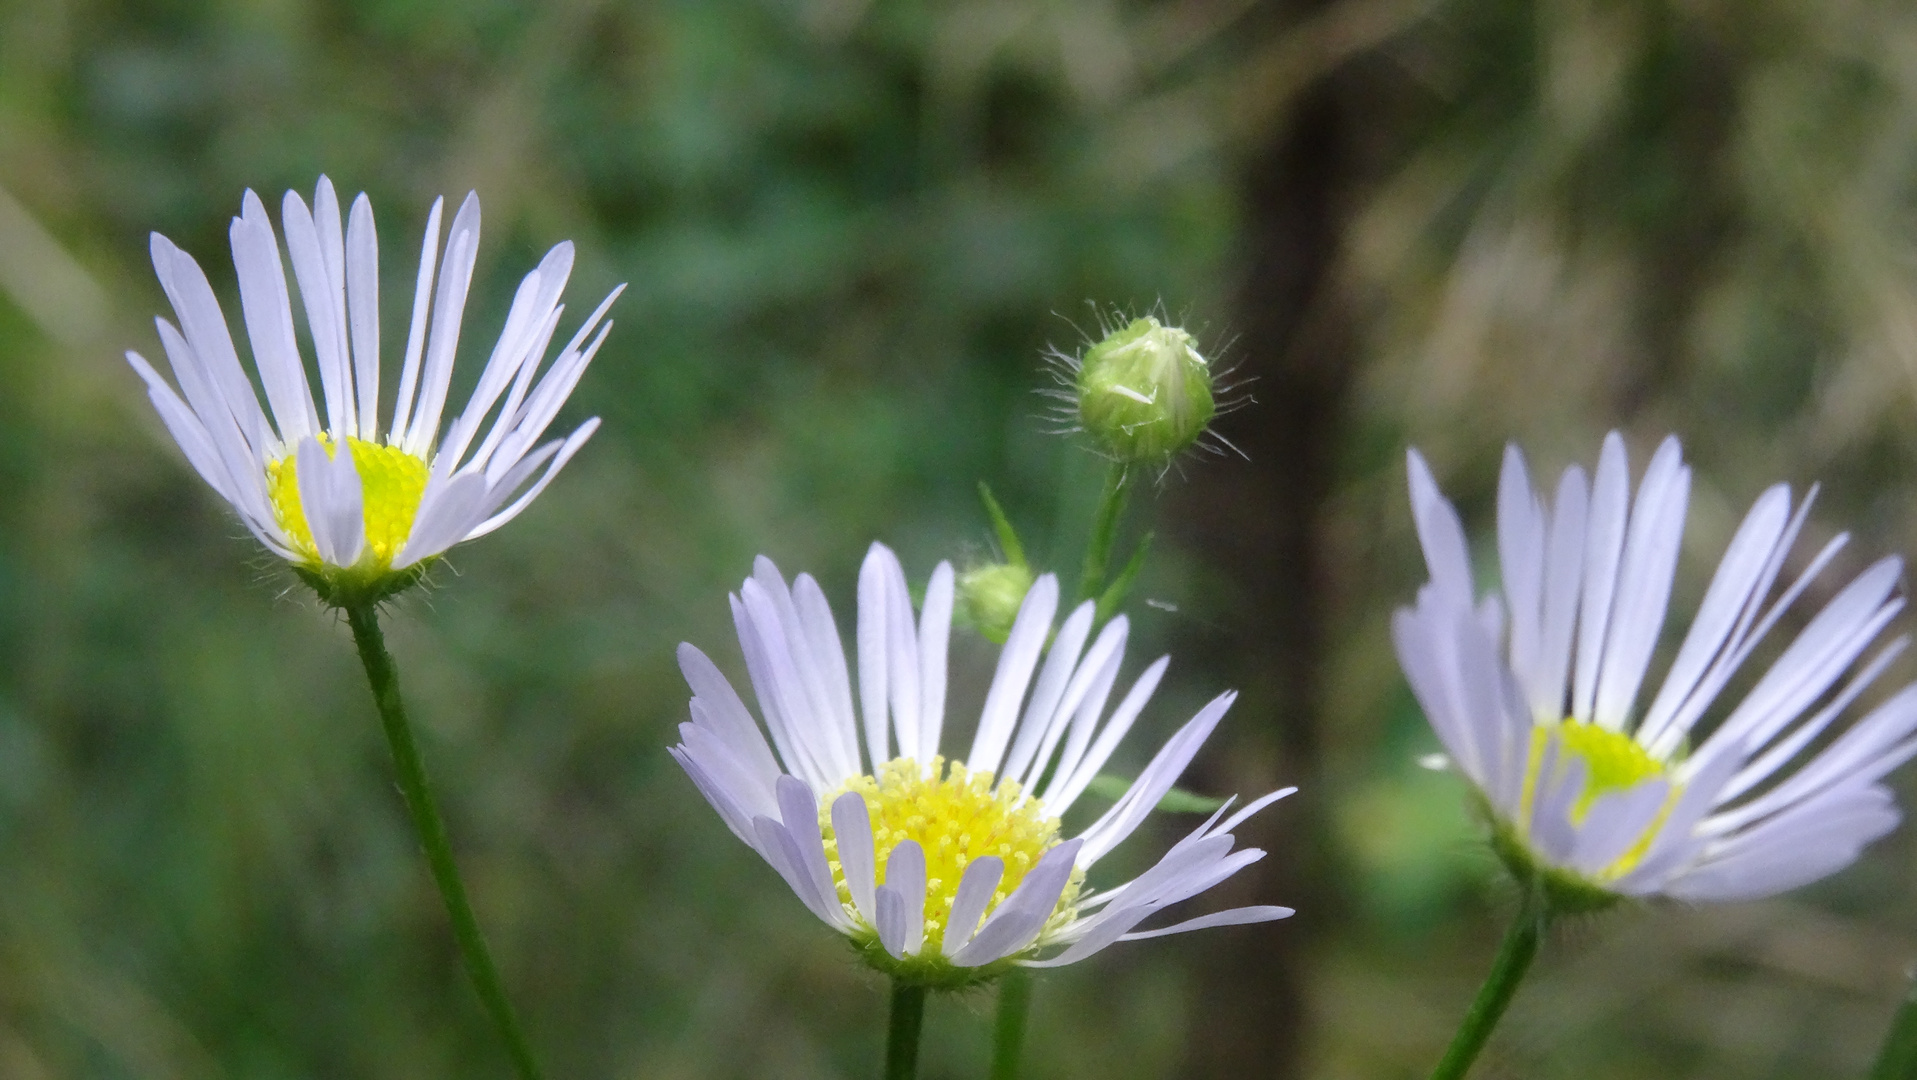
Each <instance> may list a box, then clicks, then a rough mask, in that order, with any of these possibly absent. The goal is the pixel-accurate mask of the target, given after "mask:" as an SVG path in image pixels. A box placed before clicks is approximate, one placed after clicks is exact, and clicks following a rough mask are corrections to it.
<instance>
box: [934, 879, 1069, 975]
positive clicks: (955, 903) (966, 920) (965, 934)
mask: <svg viewBox="0 0 1917 1080" xmlns="http://www.w3.org/2000/svg"><path fill="white" fill-rule="evenodd" d="M1004 876H1005V860H1004V859H1001V858H999V857H998V856H996V855H987V856H985V857H983V858H980V859H975V860H973V861H972V864H971V865H970V866H967V867H966V868H965V875H964V876H963V877H961V878H960V879H959V887H958V895H957V896H955V897H954V898H953V899H952V920H951V922H950V923H948V924H947V925H946V927H945V945H944V949H945V955H947V956H954V955H957V953H958V951H959V950H960V949H962V948H964V947H965V946H966V945H967V944H968V943H970V942H971V940H972V935H974V934H976V933H977V932H978V928H979V920H980V919H982V918H984V917H985V905H986V904H987V903H988V902H989V901H990V900H991V899H992V891H993V890H994V889H997V888H998V883H999V880H1000V879H1001V878H1003V877H1004ZM1054 902H1056V901H1054Z"/></svg>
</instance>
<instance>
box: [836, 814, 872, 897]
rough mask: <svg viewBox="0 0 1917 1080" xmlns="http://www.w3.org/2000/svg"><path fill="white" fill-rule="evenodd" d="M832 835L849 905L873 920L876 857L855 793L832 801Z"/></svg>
mask: <svg viewBox="0 0 1917 1080" xmlns="http://www.w3.org/2000/svg"><path fill="white" fill-rule="evenodd" d="M832 834H833V837H834V840H835V842H836V843H837V844H838V853H839V865H841V866H843V867H844V868H845V885H846V888H847V889H848V890H850V891H851V893H852V903H853V904H855V905H857V906H858V909H859V914H861V915H863V916H865V917H866V918H867V919H874V918H876V917H877V915H878V908H877V907H876V906H874V900H873V897H872V892H873V890H874V889H875V888H876V887H877V886H876V884H875V881H876V877H875V875H876V874H877V872H878V853H877V851H876V850H874V848H873V846H872V819H871V818H870V817H868V816H867V815H866V811H865V799H864V797H863V796H861V795H860V794H859V793H858V792H856V791H848V792H846V793H845V794H843V795H841V796H839V797H838V798H836V799H834V800H832Z"/></svg>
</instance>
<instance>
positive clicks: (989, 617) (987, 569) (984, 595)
mask: <svg viewBox="0 0 1917 1080" xmlns="http://www.w3.org/2000/svg"><path fill="white" fill-rule="evenodd" d="M1033 580H1034V578H1033V575H1032V568H1031V567H1029V566H1026V565H1025V564H1024V563H1023V562H1002V563H986V564H985V565H983V566H976V567H973V568H972V569H970V570H967V571H965V572H964V573H962V574H960V575H959V578H958V609H959V615H960V617H961V618H963V619H964V620H965V621H966V622H968V623H970V624H971V625H972V627H973V629H975V630H977V631H978V632H979V634H980V635H981V636H983V637H984V638H985V639H986V640H988V641H992V642H995V643H997V644H999V645H1003V644H1005V639H1006V637H1007V636H1009V635H1010V634H1011V632H1012V620H1014V619H1016V618H1017V617H1018V609H1019V605H1020V604H1023V603H1024V602H1025V594H1026V593H1027V592H1029V591H1030V590H1031V588H1032V581H1033Z"/></svg>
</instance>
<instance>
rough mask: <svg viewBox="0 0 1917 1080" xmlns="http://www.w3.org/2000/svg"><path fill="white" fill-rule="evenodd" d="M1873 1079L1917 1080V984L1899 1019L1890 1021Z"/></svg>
mask: <svg viewBox="0 0 1917 1080" xmlns="http://www.w3.org/2000/svg"><path fill="white" fill-rule="evenodd" d="M1870 1080H1917V982H1913V983H1912V984H1911V990H1910V992H1909V993H1908V994H1905V995H1904V1003H1903V1005H1902V1006H1900V1007H1899V1008H1898V1010H1897V1017H1896V1019H1894V1020H1892V1021H1891V1022H1890V1034H1889V1035H1887V1036H1885V1038H1884V1048H1883V1049H1882V1050H1879V1051H1878V1052H1877V1064H1876V1065H1873V1066H1872V1067H1871V1070H1870Z"/></svg>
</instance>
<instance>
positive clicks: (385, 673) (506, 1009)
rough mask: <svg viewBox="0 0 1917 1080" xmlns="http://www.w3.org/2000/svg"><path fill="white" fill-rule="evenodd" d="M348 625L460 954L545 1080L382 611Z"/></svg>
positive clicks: (529, 1068)
mask: <svg viewBox="0 0 1917 1080" xmlns="http://www.w3.org/2000/svg"><path fill="white" fill-rule="evenodd" d="M345 610H346V621H347V624H348V625H350V626H351V627H352V628H353V643H354V644H355V645H357V646H359V658H360V661H361V662H362V663H363V664H365V665H366V681H367V682H369V683H371V684H372V687H373V701H374V703H375V704H377V705H378V706H379V719H380V723H381V725H382V726H384V727H385V729H386V743H387V745H388V746H389V747H391V748H392V751H393V771H394V772H395V773H396V774H397V775H398V779H399V790H400V793H401V794H402V795H404V796H405V799H406V809H407V811H408V812H409V813H411V814H412V818H413V830H414V831H415V832H417V833H418V834H419V845H420V847H421V848H422V849H424V850H425V852H426V863H427V865H428V866H429V867H431V869H432V872H433V881H434V883H435V884H437V885H438V886H439V895H440V898H441V899H443V900H445V902H446V914H447V916H448V917H449V918H451V919H452V923H453V937H454V938H455V939H456V940H457V941H458V942H459V954H460V956H461V957H462V958H464V959H465V961H466V972H467V974H469V975H471V976H472V980H473V989H474V990H476V991H478V992H479V1000H480V1002H481V1003H482V1004H484V1005H485V1007H486V1014H487V1015H488V1016H489V1017H491V1018H492V1022H493V1027H494V1028H496V1029H498V1031H499V1037H500V1039H502V1040H504V1042H505V1043H506V1051H507V1053H508V1054H510V1055H511V1056H512V1059H513V1065H514V1067H515V1068H516V1069H517V1070H518V1072H519V1076H520V1078H521V1080H539V1077H540V1072H539V1064H538V1063H537V1062H535V1061H534V1060H533V1055H532V1048H531V1047H529V1046H528V1045H527V1044H526V1036H525V1035H524V1034H522V1033H521V1032H520V1030H519V1021H518V1020H517V1019H515V1018H514V1016H513V1008H512V1005H511V1003H509V1002H508V1001H507V1000H506V991H505V988H504V987H502V986H501V985H500V982H499V968H498V967H497V966H496V965H494V963H493V958H492V954H491V953H489V952H487V951H486V939H485V938H484V937H483V936H481V934H480V932H479V921H478V920H477V919H475V918H473V908H472V905H471V904H469V903H467V901H466V886H465V884H464V883H462V882H461V881H460V879H459V867H458V865H457V864H455V863H454V862H453V848H452V844H451V843H449V842H448V841H447V839H446V824H445V822H443V821H441V820H440V816H439V807H438V806H437V805H436V804H435V803H434V802H433V793H432V788H431V787H430V786H429V785H428V784H427V782H426V769H425V767H424V766H423V765H422V764H421V763H420V760H419V747H418V745H416V744H415V743H414V742H413V729H412V725H411V724H410V723H409V722H408V721H407V719H406V703H405V702H404V701H403V700H401V698H400V696H399V670H398V669H397V668H395V667H394V666H393V655H392V654H391V653H389V652H387V651H386V638H385V635H384V634H383V633H381V632H380V628H379V613H378V609H377V608H376V607H375V606H374V605H371V604H366V605H360V606H356V607H349V608H347V609H345Z"/></svg>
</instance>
